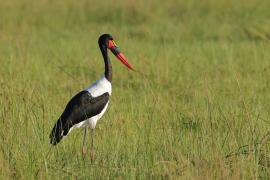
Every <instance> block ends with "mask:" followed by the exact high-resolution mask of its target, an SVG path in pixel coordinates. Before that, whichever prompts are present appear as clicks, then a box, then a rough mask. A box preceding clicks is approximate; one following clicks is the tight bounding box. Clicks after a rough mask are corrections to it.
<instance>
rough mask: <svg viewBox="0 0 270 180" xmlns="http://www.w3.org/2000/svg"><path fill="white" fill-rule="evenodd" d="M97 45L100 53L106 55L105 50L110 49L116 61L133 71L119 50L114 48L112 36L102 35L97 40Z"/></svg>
mask: <svg viewBox="0 0 270 180" xmlns="http://www.w3.org/2000/svg"><path fill="white" fill-rule="evenodd" d="M98 44H99V47H100V49H101V51H102V53H106V55H107V48H108V49H110V50H111V52H112V53H113V54H114V55H115V56H116V57H117V59H118V60H120V61H121V62H122V63H123V64H124V65H125V66H127V67H128V68H129V69H131V70H134V69H133V67H132V65H131V64H129V62H128V59H127V58H126V57H125V56H124V55H123V53H121V52H120V50H119V48H118V47H117V46H116V44H115V42H114V41H113V37H112V35H110V34H102V35H101V36H100V37H99V39H98Z"/></svg>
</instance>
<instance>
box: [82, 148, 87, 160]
mask: <svg viewBox="0 0 270 180" xmlns="http://www.w3.org/2000/svg"><path fill="white" fill-rule="evenodd" d="M85 156H86V146H83V147H82V158H83V159H85Z"/></svg>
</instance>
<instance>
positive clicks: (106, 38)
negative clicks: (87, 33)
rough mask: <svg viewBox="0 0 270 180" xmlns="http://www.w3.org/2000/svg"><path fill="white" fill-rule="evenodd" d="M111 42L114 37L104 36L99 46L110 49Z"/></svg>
mask: <svg viewBox="0 0 270 180" xmlns="http://www.w3.org/2000/svg"><path fill="white" fill-rule="evenodd" d="M109 40H113V37H112V35H110V34H102V35H101V36H100V37H99V39H98V44H99V45H101V46H105V47H107V48H108V42H109Z"/></svg>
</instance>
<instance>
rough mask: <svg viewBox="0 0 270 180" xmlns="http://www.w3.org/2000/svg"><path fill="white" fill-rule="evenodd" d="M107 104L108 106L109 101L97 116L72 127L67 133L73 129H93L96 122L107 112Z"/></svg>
mask: <svg viewBox="0 0 270 180" xmlns="http://www.w3.org/2000/svg"><path fill="white" fill-rule="evenodd" d="M108 104H109V101H108V103H107V104H106V105H105V107H104V108H103V110H102V111H101V112H100V113H99V114H97V115H95V116H93V117H91V118H89V119H86V120H84V121H82V122H80V123H78V124H75V125H74V126H72V128H70V129H69V131H68V133H70V132H71V131H72V130H73V129H76V128H82V127H90V128H91V129H94V128H95V127H96V124H97V121H98V120H99V119H100V118H101V117H102V116H103V114H104V113H105V111H106V110H107V107H108Z"/></svg>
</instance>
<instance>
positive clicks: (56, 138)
mask: <svg viewBox="0 0 270 180" xmlns="http://www.w3.org/2000/svg"><path fill="white" fill-rule="evenodd" d="M63 136H64V131H63V126H62V123H61V121H60V120H58V121H57V123H56V124H55V125H54V127H53V129H52V132H51V134H50V140H51V144H52V145H56V144H58V143H59V142H60V141H61V139H62V138H63Z"/></svg>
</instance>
